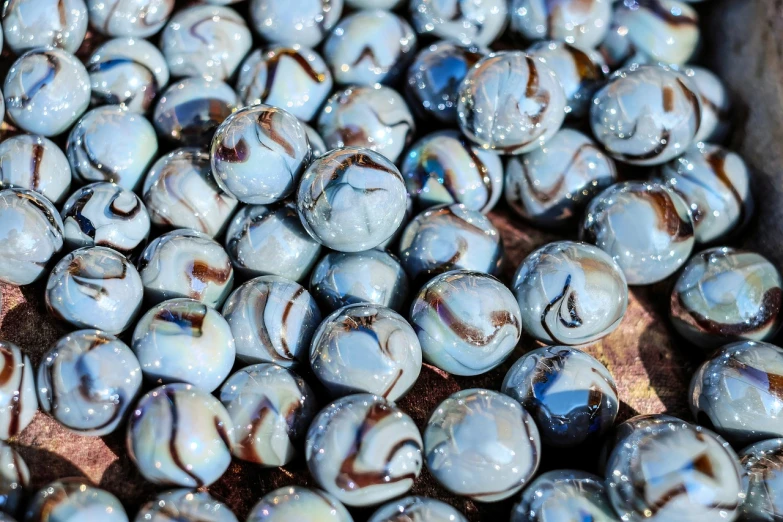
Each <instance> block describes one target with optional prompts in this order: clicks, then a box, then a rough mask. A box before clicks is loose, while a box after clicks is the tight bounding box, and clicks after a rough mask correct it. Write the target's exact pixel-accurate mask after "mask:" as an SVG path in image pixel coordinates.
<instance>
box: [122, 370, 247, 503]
mask: <svg viewBox="0 0 783 522" xmlns="http://www.w3.org/2000/svg"><path fill="white" fill-rule="evenodd" d="M233 428H234V425H233V423H232V422H231V417H230V416H229V415H228V412H227V411H226V409H225V408H224V407H223V405H222V404H221V403H220V401H219V400H217V399H216V398H215V397H213V396H212V395H210V394H209V392H206V391H203V390H201V389H199V388H197V387H195V386H192V385H190V384H181V383H179V384H169V385H165V386H160V387H158V388H155V389H154V390H152V391H150V392H149V393H147V394H146V395H144V396H143V397H142V398H141V400H139V402H138V404H137V405H136V407H135V408H134V409H133V413H132V415H131V417H130V420H129V421H128V434H127V444H128V454H129V456H130V458H131V460H132V461H133V463H134V464H135V465H136V467H137V468H138V469H139V472H140V473H141V474H142V476H143V477H144V478H145V479H147V480H148V481H149V482H152V483H153V484H159V485H174V486H182V487H189V488H195V487H200V486H207V485H209V484H212V483H213V482H215V481H216V480H217V479H219V478H220V476H221V475H223V473H224V472H225V471H226V469H228V466H229V464H230V463H231V439H230V433H231V431H232V430H233Z"/></svg>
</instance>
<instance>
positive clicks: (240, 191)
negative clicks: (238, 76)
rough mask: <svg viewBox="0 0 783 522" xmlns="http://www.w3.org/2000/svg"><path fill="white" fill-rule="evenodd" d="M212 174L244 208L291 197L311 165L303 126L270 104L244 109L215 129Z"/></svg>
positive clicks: (212, 149)
mask: <svg viewBox="0 0 783 522" xmlns="http://www.w3.org/2000/svg"><path fill="white" fill-rule="evenodd" d="M210 160H211V164H212V175H213V176H214V177H215V180H216V181H217V183H218V185H220V187H221V188H222V189H223V190H225V191H226V192H227V193H229V194H231V195H232V196H234V197H235V198H237V199H238V200H240V201H241V202H243V203H248V204H251V205H256V204H261V205H264V204H268V203H274V202H276V201H280V200H282V199H284V198H285V197H286V196H288V195H290V194H291V193H292V192H293V191H294V189H295V187H296V184H297V183H298V181H299V177H300V176H301V175H302V172H303V171H304V169H305V167H306V166H307V163H308V162H309V161H310V144H309V142H308V141H307V134H306V133H305V130H304V127H302V124H301V122H300V121H299V120H298V119H296V118H295V117H294V116H292V115H291V114H290V113H288V112H286V111H284V110H282V109H278V108H277V107H272V106H270V105H254V106H252V107H244V108H242V109H239V110H238V111H237V112H235V113H234V114H232V115H231V116H229V117H228V118H226V120H225V121H224V122H223V123H222V124H221V125H220V126H219V127H218V128H217V131H215V135H214V137H213V138H212V144H211V147H210Z"/></svg>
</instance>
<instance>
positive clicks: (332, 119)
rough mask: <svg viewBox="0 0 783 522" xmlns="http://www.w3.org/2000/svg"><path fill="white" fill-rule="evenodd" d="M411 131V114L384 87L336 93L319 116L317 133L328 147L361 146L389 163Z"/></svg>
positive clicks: (412, 124)
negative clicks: (381, 156)
mask: <svg viewBox="0 0 783 522" xmlns="http://www.w3.org/2000/svg"><path fill="white" fill-rule="evenodd" d="M414 131H415V127H414V123H413V115H412V114H411V112H410V110H409V109H408V106H407V105H406V104H405V100H404V99H403V97H402V96H400V95H399V94H398V93H397V91H395V90H393V89H390V88H389V87H386V86H384V85H373V86H358V87H350V88H348V89H346V90H344V91H338V92H336V93H335V94H333V95H332V96H331V97H330V98H329V100H328V101H327V102H326V105H325V106H324V108H323V109H322V110H321V114H320V116H319V117H318V133H319V134H320V135H321V137H323V139H324V142H326V146H327V148H329V149H335V148H339V147H364V148H368V149H371V150H373V151H375V152H378V153H380V154H383V155H384V156H386V157H387V158H388V159H389V161H397V158H399V157H400V154H401V153H402V151H403V149H404V148H405V147H406V146H407V145H408V143H409V142H410V140H411V138H412V137H413V133H414Z"/></svg>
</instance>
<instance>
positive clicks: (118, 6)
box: [87, 0, 176, 38]
mask: <svg viewBox="0 0 783 522" xmlns="http://www.w3.org/2000/svg"><path fill="white" fill-rule="evenodd" d="M87 5H88V6H89V8H90V23H91V24H92V26H93V27H94V28H95V29H96V30H98V31H99V32H100V33H102V34H105V35H106V36H133V37H137V38H146V37H148V36H152V35H154V34H155V33H157V32H158V31H160V30H161V29H163V26H164V25H165V24H166V21H168V19H169V16H171V12H172V11H173V10H174V6H175V5H176V0H87Z"/></svg>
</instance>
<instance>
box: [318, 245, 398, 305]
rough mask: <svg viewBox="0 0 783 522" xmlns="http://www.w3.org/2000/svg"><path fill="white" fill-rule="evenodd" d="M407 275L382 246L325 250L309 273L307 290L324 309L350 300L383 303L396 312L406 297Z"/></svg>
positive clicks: (345, 303)
mask: <svg viewBox="0 0 783 522" xmlns="http://www.w3.org/2000/svg"><path fill="white" fill-rule="evenodd" d="M408 288H409V284H408V276H407V274H406V273H405V270H403V268H402V265H400V262H399V261H398V260H397V258H396V257H394V256H393V255H392V254H389V253H388V252H384V251H383V250H377V249H376V250H366V251H364V252H329V253H328V254H326V255H325V256H324V257H323V258H321V260H320V261H319V262H318V264H317V265H316V266H315V268H314V269H313V272H312V274H311V275H310V291H311V292H312V293H313V296H314V297H315V298H316V300H318V302H319V303H320V304H321V307H322V308H323V309H324V310H325V311H330V312H332V311H334V310H337V309H338V308H341V307H343V306H345V305H349V304H354V303H370V304H375V305H380V306H386V307H388V308H391V309H393V310H395V311H397V312H400V311H402V307H403V306H404V305H405V304H406V303H407V301H408Z"/></svg>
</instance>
